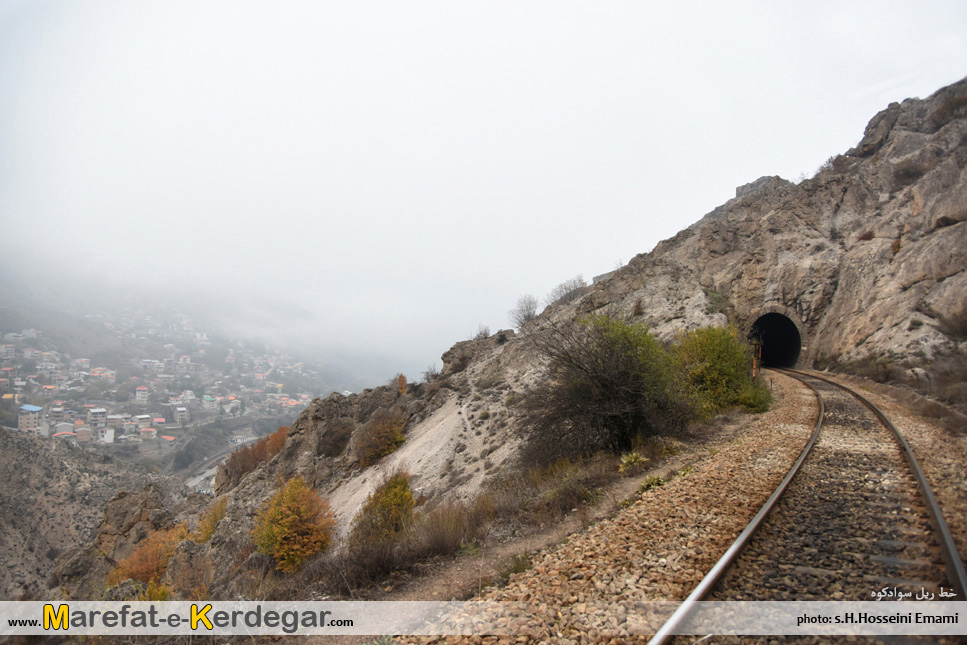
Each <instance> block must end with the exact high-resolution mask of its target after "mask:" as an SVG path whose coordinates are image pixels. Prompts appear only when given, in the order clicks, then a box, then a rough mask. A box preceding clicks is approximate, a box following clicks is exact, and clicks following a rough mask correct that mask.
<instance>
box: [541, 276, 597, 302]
mask: <svg viewBox="0 0 967 645" xmlns="http://www.w3.org/2000/svg"><path fill="white" fill-rule="evenodd" d="M587 286H588V283H587V282H585V281H584V278H583V277H581V276H580V275H577V276H574V277H573V278H571V279H570V280H565V281H564V282H562V283H561V284H559V285H557V286H556V287H554V288H553V289H551V292H550V293H548V294H547V298H546V299H545V302H546V303H547V304H548V305H563V304H564V303H567V302H571V301H572V300H574V299H575V298H577V297H578V296H580V295H581V294H582V293H584V290H585V289H586V288H587Z"/></svg>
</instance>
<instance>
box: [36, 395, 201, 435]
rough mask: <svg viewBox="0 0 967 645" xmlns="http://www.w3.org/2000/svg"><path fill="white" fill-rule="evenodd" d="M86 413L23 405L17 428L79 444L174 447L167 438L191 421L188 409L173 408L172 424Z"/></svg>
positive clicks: (155, 418)
mask: <svg viewBox="0 0 967 645" xmlns="http://www.w3.org/2000/svg"><path fill="white" fill-rule="evenodd" d="M82 407H83V408H85V410H84V412H83V413H80V412H78V411H77V410H72V409H68V408H66V407H65V406H64V403H63V402H62V401H57V402H55V405H52V406H50V407H48V408H47V411H46V414H44V408H43V407H41V406H38V405H22V406H20V413H19V418H18V422H19V423H18V427H19V429H20V430H21V431H23V432H33V433H36V434H39V435H42V436H45V437H55V438H57V439H63V440H66V441H71V442H76V443H91V442H95V441H96V442H100V443H109V444H110V443H122V442H125V441H145V440H149V439H162V440H164V442H165V443H170V444H174V442H175V441H176V437H174V436H171V435H170V434H167V433H166V431H168V430H171V429H172V428H183V427H185V426H186V425H187V424H188V422H189V421H190V420H191V414H190V412H189V411H188V408H186V407H184V406H177V407H174V408H173V414H174V417H175V418H174V420H173V422H169V421H168V419H166V418H165V417H164V416H160V415H157V414H138V415H132V414H108V410H107V409H106V408H99V407H94V406H93V405H86V406H82Z"/></svg>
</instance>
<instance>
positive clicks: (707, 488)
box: [413, 372, 967, 643]
mask: <svg viewBox="0 0 967 645" xmlns="http://www.w3.org/2000/svg"><path fill="white" fill-rule="evenodd" d="M766 377H767V379H769V381H770V382H771V383H772V385H773V386H774V395H775V397H776V401H775V405H774V406H773V408H772V409H771V410H769V411H768V412H766V413H764V414H762V415H756V416H754V417H751V418H749V419H747V420H746V421H745V422H744V424H743V425H742V426H741V427H740V428H739V429H738V430H735V431H729V432H726V433H719V434H718V435H716V436H715V437H714V439H712V440H711V442H710V443H708V444H706V445H705V446H704V447H702V448H700V449H699V451H698V453H696V454H695V455H694V460H693V462H692V463H693V467H692V468H691V469H690V470H689V471H688V473H687V474H684V475H680V476H678V477H675V478H674V479H672V480H671V481H669V482H668V483H666V484H665V485H663V486H660V487H658V488H653V489H651V490H649V491H647V492H646V493H643V494H641V495H640V497H639V498H638V499H636V500H635V501H634V502H633V503H631V504H629V505H628V506H627V507H626V508H624V509H623V510H621V511H620V512H619V513H617V514H616V515H615V516H614V517H613V518H611V519H606V520H603V521H601V522H598V523H596V524H594V525H592V526H590V527H589V528H588V529H586V530H584V531H582V532H580V533H575V534H573V535H572V536H571V537H570V538H569V539H568V540H567V541H566V542H565V543H563V544H560V545H557V546H553V547H550V548H548V549H546V550H544V551H542V552H540V553H538V554H537V555H535V556H534V557H533V558H532V560H531V567H530V569H528V570H527V571H524V572H521V573H516V574H513V575H512V576H511V577H510V580H509V581H508V583H507V584H506V585H505V586H503V587H491V588H489V589H485V590H483V592H482V593H480V595H479V596H478V598H479V599H481V600H505V601H514V602H518V603H525V604H526V605H527V607H528V609H529V612H528V617H527V619H526V620H523V621H522V622H520V624H516V625H515V626H514V632H513V633H514V634H515V635H514V636H503V637H497V636H491V637H473V638H472V639H470V640H471V641H472V642H508V643H512V642H521V641H524V642H527V641H529V642H559V643H584V642H645V641H646V640H647V638H648V635H647V634H646V633H643V632H642V631H641V630H640V628H636V627H635V626H634V625H632V624H631V623H632V620H631V618H632V617H631V616H629V615H625V614H624V613H622V612H621V610H620V604H621V603H629V602H630V603H637V602H654V601H668V600H671V601H682V600H684V599H685V598H686V597H687V596H689V594H690V593H692V591H693V590H694V589H695V588H696V586H697V585H699V584H700V583H701V582H702V580H703V579H704V578H705V577H706V576H707V574H708V573H709V572H710V571H711V570H713V569H714V568H716V567H717V563H718V561H719V559H720V558H721V557H722V555H723V554H724V553H725V552H726V551H728V550H729V549H730V548H731V545H733V543H734V541H735V540H736V537H737V536H739V535H740V534H741V533H742V532H743V529H744V528H746V525H747V524H748V523H749V522H750V520H752V519H753V517H754V516H756V515H757V513H758V512H759V510H760V509H761V507H762V506H763V504H764V503H765V502H766V501H767V499H768V498H769V497H770V495H771V494H772V493H773V491H774V490H775V488H776V487H777V485H778V484H779V483H780V481H781V480H782V479H783V477H784V475H785V474H786V472H787V471H788V470H789V469H790V467H791V466H792V465H793V464H794V463H795V462H796V461H797V458H798V457H799V455H800V452H801V450H802V449H803V447H804V445H805V444H807V443H808V442H809V440H810V437H811V436H812V434H813V431H814V427H815V424H816V420H817V412H818V405H817V397H816V395H815V394H814V393H813V391H812V390H810V389H809V388H808V387H807V386H806V385H804V384H803V383H801V382H799V381H797V380H794V379H793V378H791V377H790V376H789V375H787V374H783V373H778V372H767V375H766ZM838 380H843V379H838ZM867 396H868V397H869V398H871V399H872V400H873V401H874V402H875V403H877V405H879V406H880V407H882V408H883V409H884V410H885V411H886V413H887V414H888V415H889V416H890V417H891V418H892V419H893V420H894V422H895V423H896V424H897V425H898V426H899V428H900V430H901V431H902V433H903V434H904V436H906V437H907V439H908V441H909V442H910V443H911V444H912V445H913V446H914V448H915V450H916V452H917V455H918V458H919V459H920V461H921V463H922V465H923V466H924V468H925V470H926V471H927V476H928V480H929V481H930V482H931V485H932V486H933V487H934V489H935V490H936V491H937V494H938V497H939V499H940V502H941V506H942V508H943V510H944V513H945V515H946V517H947V520H948V521H949V522H950V523H951V525H952V527H953V530H954V536H955V538H956V540H957V541H958V547H959V549H960V552H961V553H964V552H965V551H967V482H965V480H964V470H963V468H964V464H965V463H967V437H965V436H963V435H955V434H951V433H949V432H948V431H946V430H943V429H940V428H938V427H937V426H935V425H932V424H930V423H927V422H925V421H923V420H921V419H919V418H917V417H915V416H914V415H912V414H911V413H909V412H908V411H906V410H905V409H904V408H903V407H902V406H899V405H897V404H895V403H893V402H891V401H889V400H888V399H886V398H884V397H881V396H879V395H876V394H867ZM829 398H830V399H831V403H830V417H831V420H832V421H834V422H835V424H834V425H841V424H846V425H849V426H853V425H855V426H857V427H858V428H859V430H854V431H852V432H850V431H847V430H846V429H845V428H844V429H841V430H835V429H834V431H833V433H832V434H830V436H829V437H827V438H824V439H822V441H821V442H820V441H817V443H818V444H820V445H819V448H820V449H821V452H822V453H824V454H825V456H822V457H821V459H823V460H825V463H826V464H828V465H832V464H841V465H843V466H845V467H846V468H847V470H848V471H849V472H852V473H854V477H853V478H854V480H855V482H856V484H857V487H856V488H854V489H853V490H852V492H837V493H836V494H831V491H834V490H835V491H838V490H839V489H840V488H843V487H844V486H846V484H845V483H844V482H838V481H837V480H836V479H834V478H833V476H832V474H831V473H824V472H822V468H818V469H814V468H813V467H812V466H808V465H807V466H805V476H806V477H807V478H808V480H807V481H808V483H807V484H806V485H803V486H802V488H805V489H815V490H813V491H809V490H805V491H803V492H804V493H809V492H813V493H816V495H815V497H814V499H813V501H811V502H808V503H806V502H803V509H802V510H801V511H797V510H796V509H789V510H781V511H777V512H776V513H775V517H777V518H780V519H781V518H782V517H784V516H785V515H790V517H795V519H792V521H793V522H795V523H796V524H797V525H798V527H797V529H798V528H803V529H804V530H803V531H798V530H797V531H793V530H792V529H791V528H789V527H788V526H787V527H786V528H782V527H781V526H779V525H776V526H775V527H774V528H771V529H769V531H768V532H767V533H764V534H763V536H764V537H763V538H761V539H762V540H763V541H762V542H760V543H759V546H753V547H751V548H750V550H749V551H747V552H746V554H745V558H744V560H745V561H747V562H748V563H749V565H750V571H751V572H752V573H751V575H752V576H758V581H757V582H756V583H755V584H751V583H750V584H747V585H744V586H745V587H746V588H743V585H742V584H738V585H735V586H733V587H732V589H731V591H729V590H728V589H727V588H726V587H722V589H721V590H720V591H719V593H722V594H735V595H736V596H738V595H742V596H743V597H745V596H744V594H747V593H753V592H755V589H754V588H755V587H757V588H759V589H768V590H770V593H775V594H776V596H777V597H787V598H788V597H795V598H797V599H808V598H815V597H819V598H822V599H826V600H831V599H833V598H834V597H835V598H838V597H840V596H839V595H838V594H842V599H843V600H850V601H855V600H862V599H864V598H866V597H868V595H869V593H870V591H871V590H872V589H877V588H882V587H883V586H885V583H884V582H882V581H883V580H890V581H893V580H906V581H908V582H914V583H921V582H922V583H925V585H924V586H926V584H927V583H929V584H930V585H932V586H940V585H943V586H945V587H946V588H949V585H948V584H946V583H947V581H946V577H945V576H946V574H945V573H944V567H943V565H942V564H941V563H940V560H941V558H940V556H939V553H938V545H937V542H936V538H935V537H931V527H930V522H929V520H927V518H926V517H925V515H924V512H923V507H922V505H921V503H920V502H919V501H918V500H917V498H916V496H915V494H914V492H911V491H910V490H908V489H907V488H906V487H907V486H908V481H909V478H910V475H909V474H907V473H905V472H903V471H896V470H895V469H896V468H900V464H898V463H896V462H897V459H896V451H897V449H896V448H895V447H894V445H895V442H893V441H892V440H890V439H888V438H886V435H883V434H880V433H881V432H885V431H881V430H879V429H878V428H877V426H876V423H875V422H874V421H873V420H872V419H871V418H870V417H869V416H868V415H867V414H866V413H865V412H864V411H863V409H862V408H859V407H854V405H853V404H852V403H850V401H849V400H848V399H847V398H846V397H845V396H840V395H835V396H834V394H832V393H830V395H829ZM834 398H835V400H833V399H834ZM860 432H863V433H872V434H870V435H869V436H870V438H871V441H870V442H869V443H870V444H871V445H868V446H867V447H863V446H864V445H865V444H861V443H860V441H859V438H860V436H861V435H860V434H859V433H860ZM820 454H821V453H819V452H818V453H817V455H820ZM864 469H865V472H864ZM799 487H800V485H799V484H796V485H795V486H793V489H794V490H795V489H797V488H799ZM867 500H868V501H869V502H870V503H871V506H870V509H871V510H868V511H865V510H860V509H859V506H858V505H860V504H865V503H866V501H867ZM827 502H828V503H829V505H828V507H827ZM797 513H798V515H796V514H797ZM867 513H875V515H874V517H876V518H877V519H876V520H875V523H871V522H868V521H866V520H863V519H862V517H861V516H865V515H867ZM768 517H769V516H767V518H768ZM884 518H886V519H884ZM887 526H889V527H894V528H890V529H889V530H886V529H885V527H887ZM851 527H852V528H851ZM850 531H852V532H853V534H854V535H855V537H856V539H855V540H854V541H852V542H850V543H846V542H839V540H846V539H847V537H846V534H847V533H848V532H850ZM793 533H802V534H803V538H802V544H803V546H802V548H801V550H802V551H803V552H804V553H806V554H811V557H812V559H811V560H810V561H809V562H806V561H802V560H796V559H795V555H796V553H795V551H796V549H798V548H799V547H796V548H792V547H778V546H775V544H772V545H771V546H770V544H768V543H767V542H766V541H767V540H768V541H771V542H773V543H775V541H777V540H779V539H780V538H784V537H786V534H793ZM841 533H842V534H843V535H840V534H841ZM834 542H835V546H834ZM756 549H758V551H756ZM810 549H812V550H814V551H812V552H811V551H809V550H810ZM773 557H775V564H772V565H766V564H765V562H766V560H765V559H764V558H773ZM780 558H782V561H781V562H780V561H779V559H780ZM780 564H781V565H782V567H781V568H780V566H779V565H780ZM797 568H798V569H797ZM847 568H848V569H849V571H850V572H849V573H845V575H844V571H843V570H844V569H847ZM736 575H737V574H736ZM755 593H757V592H755ZM801 593H805V594H807V595H805V596H803V595H800V594H801ZM857 594H859V596H860V597H857ZM426 599H439V598H437V597H431V596H430V595H429V594H428V595H427V597H426ZM616 608H617V609H616ZM653 628H657V626H655V627H653ZM629 637H630V639H629ZM622 639H629V640H622ZM413 640H417V639H413ZM440 640H445V641H449V642H454V643H457V642H467V640H466V639H463V638H459V637H452V638H443V639H440ZM716 640H717V638H716ZM768 640H769V641H770V642H771V641H774V640H775V641H782V640H784V639H782V638H781V637H780V638H770V639H768ZM844 640H848V641H850V642H866V641H864V640H863V639H859V638H852V637H850V638H847V639H844ZM679 641H680V642H693V641H695V638H684V637H679ZM747 642H762V639H757V638H750V639H747ZM814 642H815V641H814ZM821 642H822V641H821ZM825 642H829V640H827V641H825ZM836 642H839V639H836Z"/></svg>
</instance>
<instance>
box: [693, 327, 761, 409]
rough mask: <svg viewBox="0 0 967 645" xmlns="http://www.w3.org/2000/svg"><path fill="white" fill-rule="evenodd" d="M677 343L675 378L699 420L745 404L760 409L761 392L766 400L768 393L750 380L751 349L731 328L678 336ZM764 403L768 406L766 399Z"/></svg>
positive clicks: (704, 330) (694, 331)
mask: <svg viewBox="0 0 967 645" xmlns="http://www.w3.org/2000/svg"><path fill="white" fill-rule="evenodd" d="M677 341H678V342H677V344H676V345H675V358H676V360H677V364H678V373H679V377H680V378H681V380H682V383H683V384H684V387H685V390H686V391H687V392H689V394H690V395H691V397H692V398H693V400H694V402H695V406H696V408H697V410H698V412H699V416H700V417H701V418H703V419H705V420H707V419H710V418H712V417H713V416H715V415H716V414H718V413H719V412H721V411H722V410H726V409H728V408H731V407H734V406H736V405H745V401H748V402H749V403H750V404H753V406H754V407H756V408H761V406H762V404H763V392H764V394H765V396H766V397H768V392H767V391H764V388H761V386H758V387H757V385H756V383H755V382H754V381H753V380H752V351H751V348H750V347H749V345H748V344H747V343H745V342H744V341H743V340H741V339H740V338H739V335H738V332H737V331H736V329H735V328H734V327H702V328H701V329H694V330H692V331H688V332H682V333H681V334H679V335H678V339H677ZM760 390H761V391H760ZM764 403H765V405H766V406H767V405H768V398H766V399H765V400H764ZM747 407H749V406H747ZM750 409H751V408H750Z"/></svg>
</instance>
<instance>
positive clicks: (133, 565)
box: [107, 524, 188, 584]
mask: <svg viewBox="0 0 967 645" xmlns="http://www.w3.org/2000/svg"><path fill="white" fill-rule="evenodd" d="M187 538H188V527H187V525H185V524H179V525H177V526H175V527H173V528H170V529H161V530H159V531H155V532H154V533H150V534H148V536H147V537H146V538H144V539H143V540H141V541H140V542H138V544H137V545H136V546H135V547H134V551H132V552H131V555H129V556H128V557H126V558H124V559H123V560H121V561H120V562H119V563H118V566H117V569H115V570H114V571H113V572H111V574H110V575H108V578H107V582H108V584H117V583H119V582H122V581H124V580H127V579H129V578H131V579H134V580H140V581H141V582H144V583H150V582H152V581H154V582H155V583H157V582H158V580H160V579H161V576H163V575H164V573H165V568H166V567H167V566H168V560H170V559H171V556H172V555H174V553H175V549H176V548H177V547H178V545H179V544H181V542H182V540H185V539H187Z"/></svg>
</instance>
